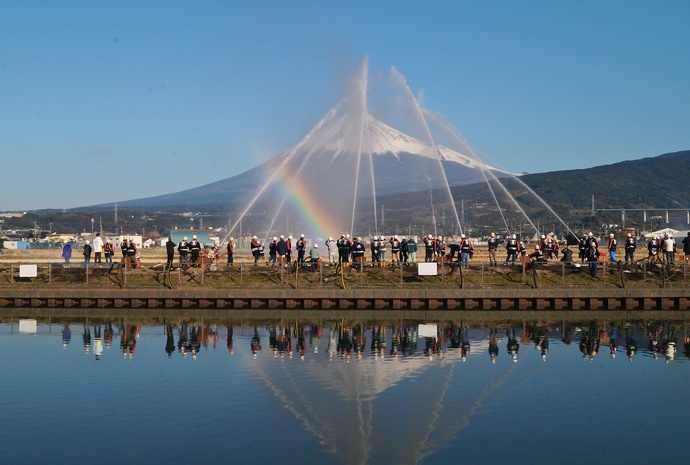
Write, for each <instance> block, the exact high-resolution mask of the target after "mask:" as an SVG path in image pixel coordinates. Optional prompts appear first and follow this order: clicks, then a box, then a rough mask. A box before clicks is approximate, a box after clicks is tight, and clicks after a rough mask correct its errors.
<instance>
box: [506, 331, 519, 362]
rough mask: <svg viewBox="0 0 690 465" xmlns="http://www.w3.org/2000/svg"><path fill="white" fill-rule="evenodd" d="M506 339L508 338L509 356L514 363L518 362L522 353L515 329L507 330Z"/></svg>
mask: <svg viewBox="0 0 690 465" xmlns="http://www.w3.org/2000/svg"><path fill="white" fill-rule="evenodd" d="M506 337H507V338H508V346H507V350H508V355H510V358H512V359H513V362H517V361H518V358H517V356H518V352H519V351H520V342H519V341H518V338H517V333H516V331H515V328H509V329H506Z"/></svg>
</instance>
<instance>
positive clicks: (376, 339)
mask: <svg viewBox="0 0 690 465" xmlns="http://www.w3.org/2000/svg"><path fill="white" fill-rule="evenodd" d="M371 353H372V355H373V356H374V358H375V359H378V358H383V357H385V355H386V328H385V327H382V326H374V327H373V328H371Z"/></svg>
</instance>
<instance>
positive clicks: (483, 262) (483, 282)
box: [482, 262, 484, 286]
mask: <svg viewBox="0 0 690 465" xmlns="http://www.w3.org/2000/svg"><path fill="white" fill-rule="evenodd" d="M483 285H484V262H482V286H483Z"/></svg>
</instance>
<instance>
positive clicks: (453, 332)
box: [449, 323, 460, 349]
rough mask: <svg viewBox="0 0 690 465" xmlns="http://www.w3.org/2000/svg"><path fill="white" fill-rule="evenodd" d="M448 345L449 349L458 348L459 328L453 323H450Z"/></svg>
mask: <svg viewBox="0 0 690 465" xmlns="http://www.w3.org/2000/svg"><path fill="white" fill-rule="evenodd" d="M449 345H450V348H451V349H459V348H460V328H459V327H457V326H455V324H453V323H451V324H450V341H449Z"/></svg>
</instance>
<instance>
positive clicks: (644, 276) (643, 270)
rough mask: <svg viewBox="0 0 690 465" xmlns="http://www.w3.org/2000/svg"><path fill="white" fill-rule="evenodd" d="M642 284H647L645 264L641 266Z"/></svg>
mask: <svg viewBox="0 0 690 465" xmlns="http://www.w3.org/2000/svg"><path fill="white" fill-rule="evenodd" d="M642 282H643V283H645V284H647V262H645V263H643V264H642Z"/></svg>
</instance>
